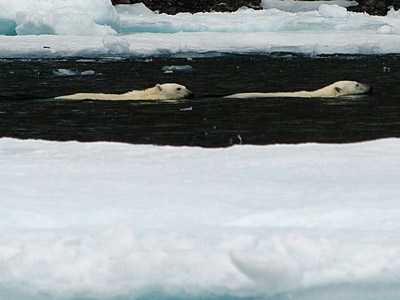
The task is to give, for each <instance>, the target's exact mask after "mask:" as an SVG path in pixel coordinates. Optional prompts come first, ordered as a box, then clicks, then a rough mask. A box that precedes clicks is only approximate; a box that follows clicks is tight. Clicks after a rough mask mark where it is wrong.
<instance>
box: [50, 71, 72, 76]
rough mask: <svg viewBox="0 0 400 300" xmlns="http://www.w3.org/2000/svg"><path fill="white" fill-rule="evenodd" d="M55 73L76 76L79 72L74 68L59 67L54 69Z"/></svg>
mask: <svg viewBox="0 0 400 300" xmlns="http://www.w3.org/2000/svg"><path fill="white" fill-rule="evenodd" d="M53 74H54V75H56V76H75V75H77V73H76V72H75V71H72V70H68V69H58V70H56V71H53Z"/></svg>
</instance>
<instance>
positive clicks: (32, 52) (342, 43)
mask: <svg viewBox="0 0 400 300" xmlns="http://www.w3.org/2000/svg"><path fill="white" fill-rule="evenodd" d="M283 4H285V5H284V6H285V7H280V5H283ZM351 5H354V3H353V2H346V1H334V2H327V1H318V2H312V3H310V2H304V3H303V1H301V2H297V1H285V2H278V1H273V0H268V1H267V0H265V1H264V2H263V6H264V7H265V8H266V9H264V10H260V11H255V10H252V9H240V10H239V11H237V12H234V13H218V12H213V13H196V14H189V13H179V14H177V15H173V16H172V15H166V14H156V13H154V12H152V11H150V10H149V9H148V8H146V7H145V6H144V5H143V4H134V5H119V6H117V7H115V8H114V7H113V6H112V5H111V2H110V1H109V0H90V1H78V0H73V1H55V0H49V1H43V0H28V1H25V0H24V1H22V0H16V1H13V4H12V5H10V2H9V1H5V0H0V34H3V35H0V57H63V56H86V57H97V56H110V55H111V56H154V55H173V54H177V53H212V52H214V53H215V52H226V53H271V52H294V53H306V54H335V53H342V54H387V53H398V52H399V49H400V35H399V32H400V31H399V27H400V16H399V12H398V11H395V10H393V9H392V10H391V11H389V12H388V14H387V16H370V15H368V14H365V13H354V12H349V11H347V9H346V7H348V6H351Z"/></svg>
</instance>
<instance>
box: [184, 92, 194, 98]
mask: <svg viewBox="0 0 400 300" xmlns="http://www.w3.org/2000/svg"><path fill="white" fill-rule="evenodd" d="M193 98H194V94H193V92H192V91H190V90H187V93H186V95H185V99H193Z"/></svg>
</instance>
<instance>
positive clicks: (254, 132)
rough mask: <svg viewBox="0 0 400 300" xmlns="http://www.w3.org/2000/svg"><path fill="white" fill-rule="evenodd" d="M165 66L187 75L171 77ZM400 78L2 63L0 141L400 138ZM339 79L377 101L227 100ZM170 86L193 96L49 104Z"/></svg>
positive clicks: (363, 68)
mask: <svg viewBox="0 0 400 300" xmlns="http://www.w3.org/2000/svg"><path fill="white" fill-rule="evenodd" d="M168 66H185V67H183V68H182V70H172V71H168ZM188 66H190V67H188ZM178 69H179V68H178ZM63 70H68V72H66V73H67V74H65V71H63ZM166 70H167V71H166ZM399 79H400V56H398V55H379V56H319V57H309V56H302V55H290V54H275V55H246V56H243V55H216V54H215V53H214V54H207V55H187V54H186V55H185V56H182V57H179V56H176V57H156V58H154V57H153V58H96V59H86V58H85V59H82V58H70V59H1V60H0V137H14V138H23V139H27V138H33V139H46V140H57V141H67V140H68V141H69V140H78V141H119V142H127V143H136V144H138V143H140V144H143V143H144V144H157V145H187V146H203V147H224V146H230V145H233V144H240V143H242V144H274V143H303V142H321V143H347V142H355V141H363V140H371V139H377V138H383V137H399V136H400V84H399ZM338 80H357V81H359V82H363V83H367V84H369V85H371V86H373V88H374V93H373V94H372V95H368V96H361V97H355V98H336V99H329V98H320V99H315V98H314V99H301V98H269V99H245V100H243V99H222V98H221V96H223V95H227V94H231V93H235V92H245V91H265V92H267V91H295V90H303V89H304V90H313V89H317V88H320V87H322V86H325V85H328V84H330V83H332V82H334V81H338ZM165 82H176V83H180V84H183V85H186V86H187V87H188V88H189V89H190V90H192V91H193V92H194V93H195V95H196V97H195V98H194V99H190V100H184V101H179V102H162V101H161V102H160V101H114V102H113V101H60V100H54V99H52V97H54V96H58V95H62V94H71V93H76V92H103V93H122V92H126V91H128V90H132V89H143V88H147V87H150V86H154V85H155V84H156V83H165Z"/></svg>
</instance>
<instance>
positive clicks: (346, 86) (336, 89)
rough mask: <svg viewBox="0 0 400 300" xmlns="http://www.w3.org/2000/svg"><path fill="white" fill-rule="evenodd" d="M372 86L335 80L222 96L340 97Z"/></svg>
mask: <svg viewBox="0 0 400 300" xmlns="http://www.w3.org/2000/svg"><path fill="white" fill-rule="evenodd" d="M371 90H372V88H371V87H370V86H369V85H367V84H364V83H359V82H357V81H337V82H335V83H332V84H331V85H328V86H326V87H323V88H321V89H319V90H315V91H298V92H275V93H238V94H233V95H229V96H225V97H224V98H264V97H306V98H312V97H341V96H352V95H363V94H368V93H370V92H371Z"/></svg>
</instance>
